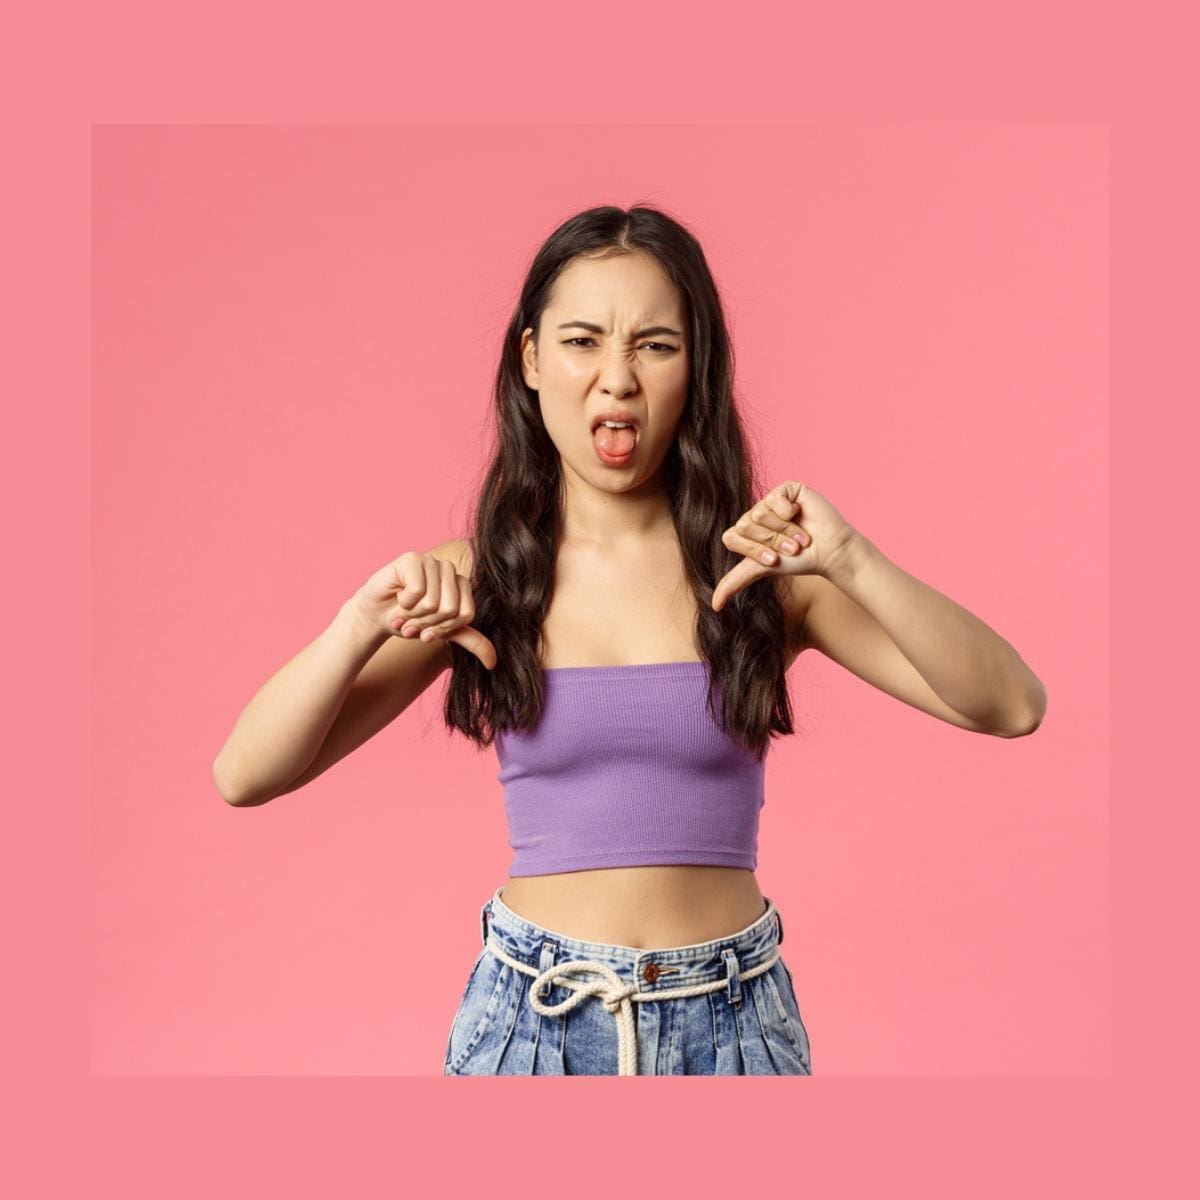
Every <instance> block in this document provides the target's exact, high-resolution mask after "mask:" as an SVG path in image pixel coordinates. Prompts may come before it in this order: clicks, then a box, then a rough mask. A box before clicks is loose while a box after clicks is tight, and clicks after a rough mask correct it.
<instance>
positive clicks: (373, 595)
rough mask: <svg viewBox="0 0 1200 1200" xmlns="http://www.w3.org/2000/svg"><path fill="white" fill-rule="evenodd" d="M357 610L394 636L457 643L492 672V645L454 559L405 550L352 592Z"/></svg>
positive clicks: (469, 589) (493, 650)
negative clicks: (481, 629)
mask: <svg viewBox="0 0 1200 1200" xmlns="http://www.w3.org/2000/svg"><path fill="white" fill-rule="evenodd" d="M354 603H355V604H356V605H357V606H358V609H359V611H360V612H361V613H362V614H363V615H364V616H365V617H366V618H367V620H368V621H370V622H371V623H373V624H376V625H378V626H379V628H381V629H383V630H386V632H387V633H388V634H390V635H391V636H392V637H404V638H411V637H418V636H419V637H420V639H421V641H423V642H432V641H434V640H436V639H437V638H445V639H446V640H447V641H451V642H457V643H458V644H459V645H460V646H462V648H463V649H464V650H469V651H470V652H471V653H472V654H474V655H475V657H476V658H477V659H479V661H480V662H481V663H483V665H484V666H485V667H487V669H488V670H489V671H490V670H492V669H493V668H494V667H495V666H496V661H497V656H496V647H495V646H493V645H492V643H491V641H490V640H489V639H488V638H486V637H485V636H484V635H483V634H482V633H480V632H479V630H478V629H474V628H472V627H471V622H472V621H473V620H474V619H475V602H474V600H473V599H472V598H471V581H470V580H469V579H468V578H467V577H466V576H465V575H460V574H459V573H458V572H457V571H456V570H455V569H454V564H453V563H449V562H446V561H445V560H443V559H440V558H436V557H435V556H434V555H432V554H420V553H418V552H417V551H416V550H409V551H407V552H406V553H404V554H402V555H400V557H399V558H397V559H396V560H395V561H394V562H390V563H388V564H387V566H385V567H380V569H379V570H378V571H376V572H375V574H374V575H372V576H371V578H370V579H368V580H367V582H366V583H364V584H363V585H362V587H360V588H359V589H358V591H357V592H356V593H355V595H354Z"/></svg>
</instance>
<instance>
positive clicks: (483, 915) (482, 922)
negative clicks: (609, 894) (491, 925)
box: [479, 900, 492, 946]
mask: <svg viewBox="0 0 1200 1200" xmlns="http://www.w3.org/2000/svg"><path fill="white" fill-rule="evenodd" d="M491 903H492V902H491V901H490V900H487V901H485V902H484V905H483V907H482V908H481V909H480V910H479V937H480V939H481V940H482V942H483V944H484V945H485V946H486V945H487V935H488V913H489V912H490V911H491V908H490V905H491Z"/></svg>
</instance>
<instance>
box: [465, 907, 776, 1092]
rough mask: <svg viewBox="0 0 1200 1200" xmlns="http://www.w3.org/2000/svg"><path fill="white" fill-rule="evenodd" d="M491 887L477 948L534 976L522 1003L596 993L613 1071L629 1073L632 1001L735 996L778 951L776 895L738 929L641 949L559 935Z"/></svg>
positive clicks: (555, 1008)
mask: <svg viewBox="0 0 1200 1200" xmlns="http://www.w3.org/2000/svg"><path fill="white" fill-rule="evenodd" d="M502 890H503V889H502V887H501V888H497V889H496V891H495V892H494V893H493V895H492V897H491V899H489V900H487V901H485V903H484V904H483V906H482V907H481V909H480V912H479V924H480V934H481V936H482V938H483V944H484V948H485V949H487V950H488V951H490V952H491V953H492V954H494V955H495V956H496V957H497V958H499V959H500V960H501V961H502V962H505V963H507V964H508V965H509V966H510V967H512V968H513V969H514V970H517V971H520V972H522V973H523V974H525V975H530V976H533V982H532V983H531V984H530V985H529V989H528V993H527V994H528V997H529V1003H530V1004H531V1005H532V1007H533V1009H534V1011H535V1012H537V1013H540V1014H541V1015H543V1016H557V1015H560V1014H562V1013H565V1012H568V1011H570V1009H572V1008H574V1007H575V1006H576V1005H577V1004H579V1003H581V1002H582V1001H584V1000H586V999H587V998H588V997H589V996H595V997H597V999H599V1000H600V1002H601V1003H602V1004H603V1005H604V1007H605V1008H606V1009H607V1010H608V1011H609V1012H610V1013H612V1014H613V1016H614V1017H615V1018H616V1021H617V1035H618V1046H619V1049H618V1074H620V1075H636V1074H637V1073H638V1070H637V1032H636V1024H635V1021H634V1016H633V1004H634V1003H637V1002H645V1001H651V1000H671V999H683V998H685V997H689V996H699V995H703V994H705V993H706V992H716V991H723V992H724V994H725V998H726V999H727V1000H728V1002H729V1003H730V1004H731V1005H733V1006H735V1007H736V1006H737V1005H739V1004H741V1002H742V987H741V985H742V983H743V982H744V981H745V980H747V979H752V978H753V977H754V976H756V975H760V974H762V973H763V972H764V971H769V970H770V969H771V967H772V966H774V964H775V962H776V961H777V960H778V958H779V945H780V943H781V942H782V941H783V922H782V920H781V919H780V917H779V912H778V910H777V909H776V908H775V903H774V901H773V900H771V899H770V898H769V897H766V896H764V897H763V899H764V900H766V902H767V907H766V911H765V912H764V913H763V914H762V916H760V917H758V918H757V919H756V920H754V921H753V922H752V923H751V924H749V925H747V926H746V927H745V928H744V929H740V930H738V931H737V932H736V933H731V934H728V935H726V936H725V937H720V938H713V939H712V940H711V941H707V942H696V943H693V944H691V945H687V946H671V947H664V948H663V949H659V950H641V949H638V948H637V947H635V946H620V945H614V944H611V943H607V942H587V941H582V940H580V939H578V938H569V937H565V936H564V935H562V934H559V933H556V932H555V931H554V930H551V929H546V928H544V927H543V926H541V925H536V924H534V923H533V922H532V921H527V920H526V919H525V918H524V917H519V916H517V914H516V913H515V912H513V911H512V909H511V908H509V907H508V906H507V905H506V904H505V903H504V901H503V900H501V899H500V892H501V891H502ZM556 984H557V985H560V986H562V987H565V988H567V989H569V994H568V995H567V997H566V999H565V1000H562V1001H560V1002H559V1003H558V1004H546V1003H544V997H546V996H547V995H548V994H549V992H550V989H551V987H553V986H554V985H556Z"/></svg>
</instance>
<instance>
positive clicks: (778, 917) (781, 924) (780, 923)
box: [775, 909, 783, 946]
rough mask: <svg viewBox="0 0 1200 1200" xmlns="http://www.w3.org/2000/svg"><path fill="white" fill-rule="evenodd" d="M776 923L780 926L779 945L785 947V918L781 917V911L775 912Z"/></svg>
mask: <svg viewBox="0 0 1200 1200" xmlns="http://www.w3.org/2000/svg"><path fill="white" fill-rule="evenodd" d="M775 921H776V924H778V926H779V944H780V945H781V946H782V945H783V917H781V916H780V915H779V909H776V910H775Z"/></svg>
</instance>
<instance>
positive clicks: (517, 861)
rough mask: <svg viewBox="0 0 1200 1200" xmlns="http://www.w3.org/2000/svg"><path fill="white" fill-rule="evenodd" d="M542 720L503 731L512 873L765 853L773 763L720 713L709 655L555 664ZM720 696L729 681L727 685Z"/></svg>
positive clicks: (727, 861) (728, 862)
mask: <svg viewBox="0 0 1200 1200" xmlns="http://www.w3.org/2000/svg"><path fill="white" fill-rule="evenodd" d="M543 678H544V683H543V689H544V690H543V698H544V707H543V710H542V719H541V721H540V722H539V724H538V727H537V729H536V730H533V731H531V732H526V731H518V730H497V732H496V738H495V743H494V744H495V747H496V756H497V758H498V759H499V762H500V773H499V775H498V776H497V778H498V779H499V780H500V782H501V784H503V786H504V806H505V812H506V815H507V819H508V836H509V845H510V846H511V848H512V850H513V852H514V854H513V860H512V864H511V866H510V867H509V874H510V875H512V876H517V875H547V874H551V873H554V872H559V871H581V870H584V869H587V868H591V867H632V866H641V865H649V864H656V863H701V864H713V865H717V866H726V867H747V868H750V869H751V870H753V869H754V868H755V867H756V866H757V864H758V818H759V810H760V809H761V808H762V805H763V800H764V793H763V768H764V765H765V764H764V763H762V762H759V761H758V760H756V759H755V757H754V755H753V754H752V753H751V752H750V751H748V750H746V749H745V748H744V747H742V746H741V745H740V744H739V743H738V742H736V741H735V740H734V739H733V737H732V736H731V735H729V734H727V733H725V732H724V731H723V730H722V729H721V728H720V726H719V725H717V723H716V722H715V721H714V720H713V718H712V717H711V716H710V714H709V712H708V704H707V689H708V663H706V662H691V661H688V662H665V663H644V664H640V665H630V666H610V667H552V668H544V669H543ZM717 697H718V702H719V701H720V697H721V692H720V689H718V692H717Z"/></svg>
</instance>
